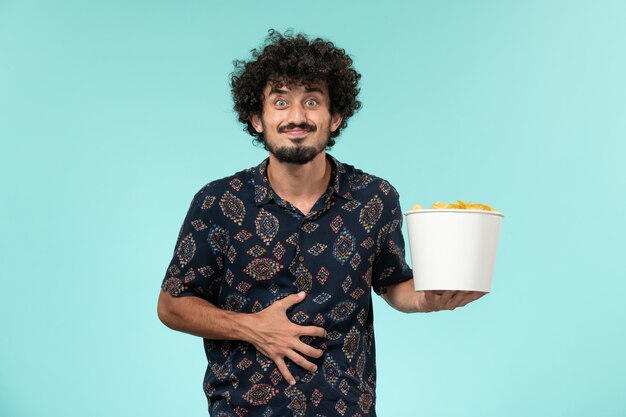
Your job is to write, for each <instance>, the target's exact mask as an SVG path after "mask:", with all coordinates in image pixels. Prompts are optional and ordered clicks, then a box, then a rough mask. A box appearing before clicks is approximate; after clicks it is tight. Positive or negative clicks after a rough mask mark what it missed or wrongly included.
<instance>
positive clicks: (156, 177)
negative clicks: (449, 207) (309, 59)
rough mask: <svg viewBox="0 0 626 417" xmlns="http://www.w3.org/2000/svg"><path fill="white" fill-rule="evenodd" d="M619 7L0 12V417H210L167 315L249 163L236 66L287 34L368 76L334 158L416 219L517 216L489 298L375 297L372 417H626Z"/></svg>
mask: <svg viewBox="0 0 626 417" xmlns="http://www.w3.org/2000/svg"><path fill="white" fill-rule="evenodd" d="M625 21H626V3H624V2H622V1H596V2H586V1H560V2H559V1H526V2H521V1H519V2H492V1H439V2H434V1H412V2H409V1H407V2H399V1H385V2H363V1H342V2H333V1H328V0H319V1H317V2H308V3H272V5H271V6H270V3H268V2H256V1H237V2H235V1H233V2H217V1H215V2H209V1H179V2H166V1H132V2H129V1H100V2H97V1H82V0H81V1H79V0H75V1H71V0H64V1H55V2H53V1H29V0H23V1H11V0H4V1H2V0H0V141H1V144H2V146H1V149H2V151H1V152H0V155H1V156H0V161H1V163H0V181H1V184H2V192H1V195H2V203H1V209H0V211H1V213H2V216H1V220H0V222H1V223H0V224H1V229H0V230H1V234H2V240H1V245H2V248H1V251H0V274H1V277H2V280H1V283H2V290H3V291H2V293H1V295H0V324H1V328H2V342H1V343H0V353H1V354H0V415H2V416H28V417H31V416H32V417H34V416H63V417H74V416H76V417H78V416H81V417H82V416H92V417H105V416H106V417H108V416H141V415H150V416H153V417H158V416H164V417H165V416H173V415H181V416H192V415H205V410H206V400H205V398H204V395H203V393H202V387H201V381H202V377H203V373H204V366H205V359H204V353H203V349H202V343H201V341H200V339H197V338H195V337H192V336H188V335H185V334H180V333H175V332H172V331H170V330H168V329H167V328H166V327H165V326H163V325H162V324H161V323H160V322H159V321H158V319H157V316H156V299H157V295H158V291H159V286H160V282H161V279H162V277H163V274H164V272H165V268H166V266H167V263H168V261H169V258H170V256H171V253H172V250H173V247H174V242H175V238H176V235H177V233H178V229H179V227H180V224H181V222H182V219H183V217H184V215H185V212H186V209H187V207H188V204H189V201H190V200H191V197H192V196H193V194H194V193H195V192H196V191H197V190H198V189H199V188H200V187H201V186H202V185H204V184H205V183H206V182H208V181H210V180H212V179H215V178H218V177H222V176H225V175H229V174H231V173H233V172H235V171H237V170H240V169H242V168H246V167H249V166H252V165H255V164H257V163H258V162H259V161H260V160H261V159H262V158H264V156H265V153H264V151H263V150H262V149H259V148H256V147H254V146H253V145H252V143H251V138H250V137H249V136H246V134H245V133H244V132H243V131H242V129H241V127H240V126H239V125H238V123H237V122H236V119H235V117H234V115H233V112H232V110H231V108H232V104H231V99H230V93H229V88H228V74H229V73H230V71H231V70H232V60H233V59H241V58H247V56H248V52H249V51H250V49H252V48H254V47H256V46H258V45H259V44H260V43H261V42H262V40H263V38H264V36H265V33H266V31H267V29H269V28H271V27H273V28H277V29H279V30H283V29H286V28H288V27H293V28H294V29H296V30H297V31H303V32H307V33H309V34H311V35H315V36H323V37H327V38H329V39H331V40H333V41H334V42H336V43H337V44H338V45H339V46H341V47H343V48H345V49H346V50H347V51H349V53H351V54H352V55H353V57H354V60H355V65H356V67H357V69H358V70H360V71H361V72H362V74H363V79H362V94H361V98H362V101H363V103H364V106H363V109H362V111H361V112H360V113H359V114H358V115H357V116H356V117H354V119H353V120H352V121H351V122H350V126H349V128H348V129H347V130H346V131H345V132H344V134H342V136H341V138H340V140H339V142H338V144H337V145H336V147H335V149H334V150H333V151H332V154H333V155H334V156H336V157H337V158H339V159H340V160H343V161H346V162H349V163H351V164H354V165H357V166H359V167H360V168H362V169H364V170H366V171H369V172H371V173H374V174H376V175H379V176H381V177H384V178H386V179H388V180H390V181H391V182H392V183H393V184H394V185H395V186H396V187H397V188H398V190H399V191H400V193H401V197H402V204H403V207H404V208H405V209H408V208H409V207H410V206H411V205H412V204H413V203H416V202H419V203H422V204H423V205H429V204H431V203H432V202H434V201H436V200H443V201H454V200H455V199H457V198H461V199H465V200H472V201H477V202H484V203H487V204H491V205H493V206H495V207H496V208H497V209H499V210H500V211H502V212H503V213H505V215H506V218H505V219H504V223H503V228H502V235H501V240H500V247H499V252H498V259H497V263H496V271H495V278H494V288H493V292H492V293H491V294H489V295H488V296H486V297H484V298H483V299H481V300H479V301H478V302H476V303H475V304H473V305H471V306H468V307H466V308H464V309H460V310H456V311H453V312H443V313H432V314H415V315H403V314H401V313H398V312H396V311H394V310H392V309H391V308H390V307H388V306H387V305H386V304H385V303H384V302H383V301H382V300H380V299H379V298H376V306H375V309H376V335H377V348H378V358H379V360H378V372H379V375H378V382H379V384H378V407H377V408H378V413H379V415H380V416H395V417H403V416H406V417H409V416H410V417H413V416H429V417H437V416H442V417H443V416H455V417H458V416H480V417H487V416H494V417H500V416H508V417H515V416H520V417H522V416H524V417H526V416H530V415H536V416H590V415H597V416H623V415H626V398H625V397H624V395H623V387H624V386H626V360H625V359H624V352H625V351H626V335H625V331H624V328H625V327H626V325H625V321H626V303H624V301H623V298H624V295H623V294H624V290H626V279H625V278H626V274H625V273H624V267H623V265H624V253H625V251H624V247H625V245H624V233H625V232H626V230H625V229H626V227H625V226H626V221H625V220H624V208H625V207H626V193H625V192H624V190H625V189H626V169H625V168H624V156H625V155H626V145H625V139H626V99H625V97H626V77H625V76H624V74H626V54H624V43H625V41H626V26H625V25H624V22H625Z"/></svg>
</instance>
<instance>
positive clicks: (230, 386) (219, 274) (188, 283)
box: [162, 156, 412, 417]
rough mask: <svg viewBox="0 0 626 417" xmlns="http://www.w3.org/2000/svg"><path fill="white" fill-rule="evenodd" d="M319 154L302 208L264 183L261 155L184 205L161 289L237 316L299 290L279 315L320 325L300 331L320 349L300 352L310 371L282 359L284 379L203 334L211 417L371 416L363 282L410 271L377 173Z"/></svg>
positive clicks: (394, 196)
mask: <svg viewBox="0 0 626 417" xmlns="http://www.w3.org/2000/svg"><path fill="white" fill-rule="evenodd" d="M328 159H329V160H330V162H331V166H332V168H333V173H332V175H331V181H330V184H329V187H328V190H327V192H326V193H325V194H324V195H322V196H321V197H320V198H319V200H318V201H317V202H316V203H315V205H314V206H313V208H312V209H311V212H310V213H309V214H308V215H306V216H305V215H303V214H302V212H300V210H298V209H297V208H296V207H294V206H292V205H291V204H290V203H289V202H288V201H285V200H283V199H281V198H280V197H279V196H278V195H277V194H275V192H274V191H273V190H272V188H271V187H270V185H269V182H268V180H267V175H266V169H267V164H268V161H269V159H267V160H265V161H264V162H263V163H261V164H260V165H259V166H257V167H255V168H251V169H247V170H244V171H241V172H238V173H237V174H235V175H233V176H231V177H227V178H224V179H220V180H217V181H213V182H211V183H209V184H207V185H206V186H205V187H204V188H202V189H201V190H200V191H199V192H198V193H197V194H196V196H195V197H194V199H193V201H192V203H191V207H190V209H189V212H188V214H187V217H186V218H185V221H184V224H183V226H182V229H181V232H180V235H179V238H178V243H177V245H176V249H175V253H174V257H173V259H172V262H171V264H170V266H169V268H168V270H167V274H166V277H165V279H164V281H163V285H162V288H163V290H165V291H167V292H168V293H170V294H171V295H173V296H197V297H202V298H204V299H206V300H208V301H210V302H211V303H213V304H214V305H216V306H218V307H220V308H223V309H226V310H231V311H236V312H245V313H253V312H258V311H261V310H263V309H264V308H266V307H268V306H269V305H271V304H272V303H273V302H275V301H276V300H279V299H281V298H283V297H285V296H287V295H289V294H294V293H296V292H298V291H306V292H307V293H308V296H307V297H306V298H305V300H304V301H303V302H301V303H300V304H296V305H295V306H293V307H292V308H291V309H290V310H288V311H287V315H288V317H289V319H290V320H291V321H293V322H295V323H297V324H300V325H304V326H307V325H314V326H320V327H323V328H325V329H326V331H327V333H328V338H327V339H321V338H312V337H305V338H303V341H304V342H305V343H308V344H310V345H311V346H313V347H315V348H320V349H323V350H324V354H323V356H322V357H321V358H319V359H315V358H308V359H309V360H310V361H311V362H313V363H315V364H316V365H317V366H318V370H317V371H316V372H315V373H311V372H308V371H306V370H304V369H303V368H301V367H299V366H297V365H295V364H293V363H289V361H288V360H287V363H289V369H290V372H291V373H292V374H293V375H294V377H295V378H296V380H298V382H297V383H296V385H294V386H289V384H288V383H287V382H286V381H285V380H284V379H283V377H282V375H281V374H280V372H279V371H278V368H277V367H276V366H275V364H274V363H273V362H272V361H271V360H269V359H268V358H267V357H265V356H264V355H263V354H261V353H259V352H258V351H257V350H256V349H255V348H254V346H252V345H250V344H248V343H246V342H239V341H222V340H208V339H205V340H204V347H205V351H206V356H207V359H208V367H207V370H206V374H205V378H204V391H205V393H206V396H207V398H208V401H209V412H210V414H211V415H212V416H218V417H244V416H249V417H250V416H254V417H256V416H263V417H270V416H285V417H287V416H298V417H299V416H312V417H313V416H315V417H319V416H326V417H330V416H337V415H341V416H348V417H352V416H375V415H376V412H375V408H374V403H375V386H376V368H375V349H374V330H373V319H374V316H373V311H372V297H371V291H370V289H373V290H374V291H375V292H377V293H380V292H381V290H382V289H383V288H384V287H386V286H389V285H392V284H396V283H399V282H402V281H406V280H408V279H410V278H411V277H412V271H411V270H410V268H409V267H408V265H407V264H406V262H405V257H404V256H405V255H404V239H403V237H402V231H401V226H402V212H401V209H400V204H399V198H398V193H397V192H396V190H395V189H394V188H393V187H392V186H391V185H390V184H389V183H388V182H387V181H385V180H382V179H380V178H377V177H375V176H372V175H369V174H366V173H364V172H362V171H360V170H358V169H356V168H354V167H352V166H350V165H346V164H341V163H339V162H338V161H337V160H335V159H334V158H332V157H330V156H328Z"/></svg>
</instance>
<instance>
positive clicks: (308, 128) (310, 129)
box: [278, 123, 317, 133]
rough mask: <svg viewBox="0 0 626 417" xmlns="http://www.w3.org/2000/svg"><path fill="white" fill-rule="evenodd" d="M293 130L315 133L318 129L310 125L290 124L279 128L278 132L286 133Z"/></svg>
mask: <svg viewBox="0 0 626 417" xmlns="http://www.w3.org/2000/svg"><path fill="white" fill-rule="evenodd" d="M291 129H302V130H306V131H308V132H315V131H316V130H317V128H316V127H315V126H314V125H310V124H308V123H300V124H295V123H289V124H288V125H285V126H281V127H279V128H278V132H280V133H285V131H286V130H291Z"/></svg>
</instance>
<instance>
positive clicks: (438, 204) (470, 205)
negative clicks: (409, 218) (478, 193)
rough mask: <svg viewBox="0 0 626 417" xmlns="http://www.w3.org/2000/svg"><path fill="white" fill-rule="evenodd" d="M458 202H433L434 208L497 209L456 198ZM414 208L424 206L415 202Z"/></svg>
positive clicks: (418, 208)
mask: <svg viewBox="0 0 626 417" xmlns="http://www.w3.org/2000/svg"><path fill="white" fill-rule="evenodd" d="M456 201H457V204H454V203H452V204H446V203H442V202H441V201H437V202H436V203H435V204H433V206H432V208H434V209H455V210H484V211H496V210H494V209H493V207H491V206H488V205H486V204H479V203H466V202H464V201H461V200H456ZM411 209H412V210H422V206H421V205H419V204H414V205H413V207H412V208H411Z"/></svg>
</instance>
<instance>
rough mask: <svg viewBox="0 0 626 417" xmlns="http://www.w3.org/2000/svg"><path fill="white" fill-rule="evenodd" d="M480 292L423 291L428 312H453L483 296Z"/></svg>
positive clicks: (483, 293)
mask: <svg viewBox="0 0 626 417" xmlns="http://www.w3.org/2000/svg"><path fill="white" fill-rule="evenodd" d="M485 294H486V293H485V292H480V291H424V300H425V303H426V305H427V306H428V311H440V310H454V309H455V308H457V307H464V306H466V305H467V304H469V303H471V302H473V301H476V300H477V299H479V298H480V297H482V296H484V295H485Z"/></svg>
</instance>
